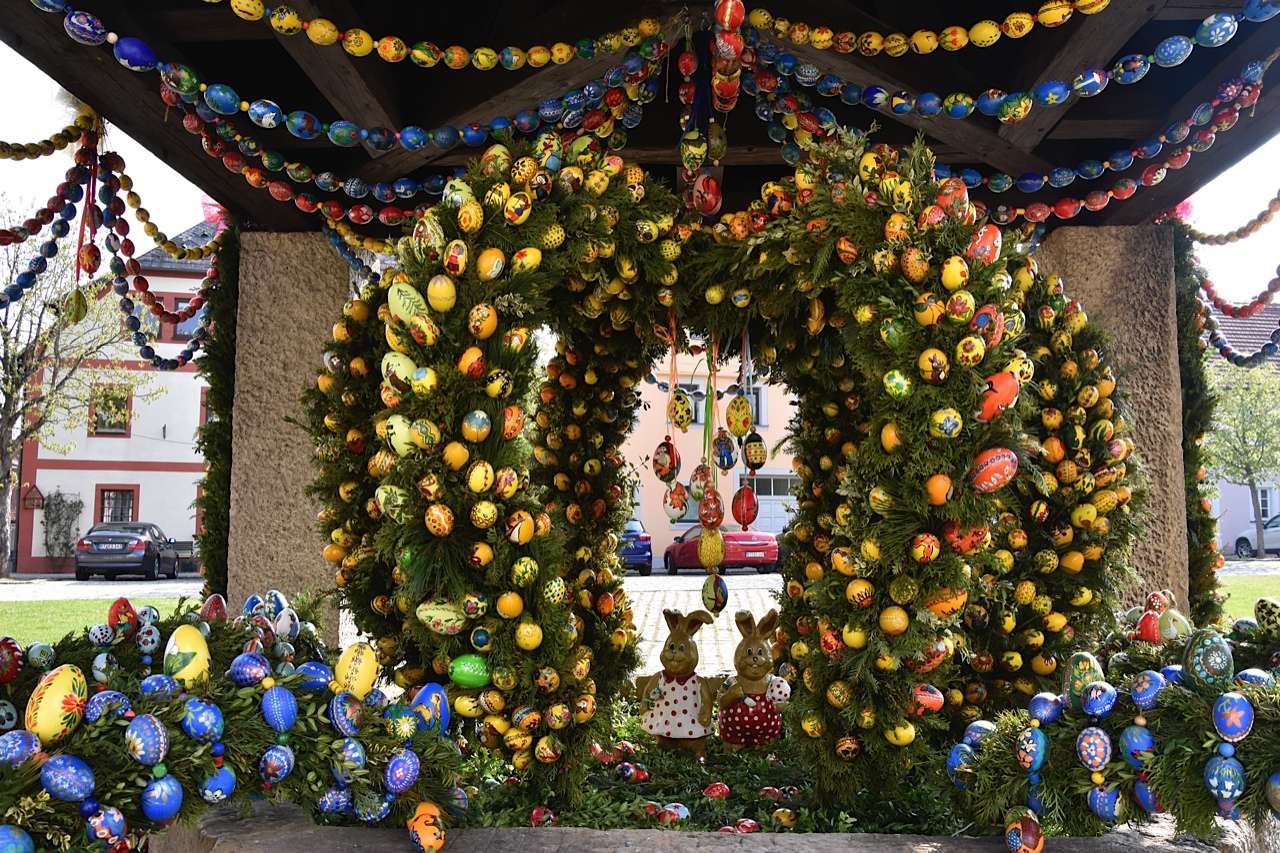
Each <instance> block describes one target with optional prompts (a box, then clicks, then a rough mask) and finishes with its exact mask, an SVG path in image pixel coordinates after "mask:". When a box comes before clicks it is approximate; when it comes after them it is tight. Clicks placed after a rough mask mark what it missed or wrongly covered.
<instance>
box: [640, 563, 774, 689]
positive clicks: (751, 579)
mask: <svg viewBox="0 0 1280 853" xmlns="http://www.w3.org/2000/svg"><path fill="white" fill-rule="evenodd" d="M706 577H707V576H706V575H704V574H700V573H699V574H695V573H694V572H692V571H686V572H681V573H680V574H678V575H675V576H674V577H673V576H671V575H667V574H665V573H662V574H653V575H650V576H649V577H647V578H646V577H640V576H639V575H632V574H629V575H627V577H626V579H625V580H624V581H623V587H624V588H625V589H626V591H627V596H628V597H629V598H630V599H631V604H632V609H633V611H634V613H635V620H636V629H637V630H638V632H639V634H640V654H641V659H642V660H643V663H642V664H641V665H640V669H639V674H642V675H648V674H650V673H654V672H657V671H658V670H660V669H662V663H661V662H660V661H659V660H658V655H659V653H660V652H661V651H662V644H663V643H664V642H665V641H666V639H667V623H666V622H665V621H663V618H662V611H663V610H668V609H670V610H679V611H680V612H681V613H688V612H689V611H691V610H700V609H703V607H702V584H703V581H705V580H706ZM724 580H725V584H726V585H727V586H728V587H729V603H728V605H727V606H726V607H725V609H724V610H722V611H721V612H720V615H719V616H718V617H717V618H716V621H715V623H714V624H712V625H708V626H706V627H705V628H703V629H702V630H700V631H699V632H698V633H697V635H696V637H695V639H696V641H697V643H698V658H699V663H698V672H699V673H702V674H704V675H716V674H720V673H732V672H733V650H734V649H736V648H737V647H738V640H739V639H740V635H739V634H738V629H737V626H735V625H734V624H733V614H734V613H735V612H737V611H739V610H750V611H751V612H752V613H754V614H755V616H756V618H757V619H759V618H760V617H761V616H763V615H764V614H765V613H767V612H768V611H769V608H771V607H776V606H777V601H776V599H775V595H776V594H777V593H778V592H779V591H780V590H781V589H782V575H778V574H768V575H758V574H756V573H755V571H754V570H751V571H750V572H749V573H748V572H745V571H742V570H738V571H735V572H731V573H729V574H726V575H725V576H724Z"/></svg>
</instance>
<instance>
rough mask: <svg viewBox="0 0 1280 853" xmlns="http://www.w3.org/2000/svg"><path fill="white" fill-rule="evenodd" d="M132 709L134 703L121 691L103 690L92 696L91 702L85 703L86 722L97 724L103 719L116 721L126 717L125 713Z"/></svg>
mask: <svg viewBox="0 0 1280 853" xmlns="http://www.w3.org/2000/svg"><path fill="white" fill-rule="evenodd" d="M132 708H133V703H131V702H130V701H129V697H128V696H125V695H124V694H123V693H121V692H120V691H119V690H103V691H101V692H99V693H95V694H93V695H92V696H90V697H89V701H88V702H86V703H85V706H84V721H85V722H86V723H96V722H98V720H100V719H102V718H103V717H106V718H107V719H108V720H114V719H116V718H117V717H122V716H124V714H125V712H126V711H129V710H131V709H132Z"/></svg>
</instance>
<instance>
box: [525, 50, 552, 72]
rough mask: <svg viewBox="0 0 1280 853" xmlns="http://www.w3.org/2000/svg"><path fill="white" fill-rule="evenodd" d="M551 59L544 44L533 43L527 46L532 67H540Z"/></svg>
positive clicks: (549, 52)
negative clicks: (531, 45)
mask: <svg viewBox="0 0 1280 853" xmlns="http://www.w3.org/2000/svg"><path fill="white" fill-rule="evenodd" d="M550 61H551V51H549V50H547V48H546V46H545V45H541V44H535V45H534V46H533V47H531V48H529V64H530V65H532V66H533V67H534V68H541V67H543V66H544V65H546V64H547V63H548V62H550Z"/></svg>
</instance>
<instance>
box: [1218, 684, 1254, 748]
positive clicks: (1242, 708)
mask: <svg viewBox="0 0 1280 853" xmlns="http://www.w3.org/2000/svg"><path fill="white" fill-rule="evenodd" d="M1253 717H1254V712H1253V704H1252V703H1251V702H1250V701H1249V700H1248V699H1247V698H1245V696H1244V694H1241V693H1237V692H1235V691H1234V690H1232V691H1229V692H1227V693H1223V694H1222V695H1220V696H1219V697H1218V698H1217V700H1215V701H1214V703H1213V727H1214V728H1215V729H1217V730H1218V734H1219V735H1220V736H1221V737H1222V739H1223V740H1225V741H1227V742H1228V743H1235V742H1236V741H1240V740H1244V739H1245V738H1246V737H1247V736H1248V735H1249V732H1251V731H1253Z"/></svg>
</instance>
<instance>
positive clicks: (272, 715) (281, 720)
mask: <svg viewBox="0 0 1280 853" xmlns="http://www.w3.org/2000/svg"><path fill="white" fill-rule="evenodd" d="M261 710H262V719H264V720H265V721H266V723H267V725H268V726H270V727H271V728H272V729H273V730H275V731H277V732H280V733H284V732H287V731H289V729H291V728H293V724H294V723H296V722H297V721H298V700H297V699H296V698H294V695H293V691H291V690H290V689H289V688H287V687H281V686H280V685H278V684H277V685H276V686H274V687H271V688H270V689H268V690H266V691H265V692H263V694H262V704H261Z"/></svg>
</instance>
